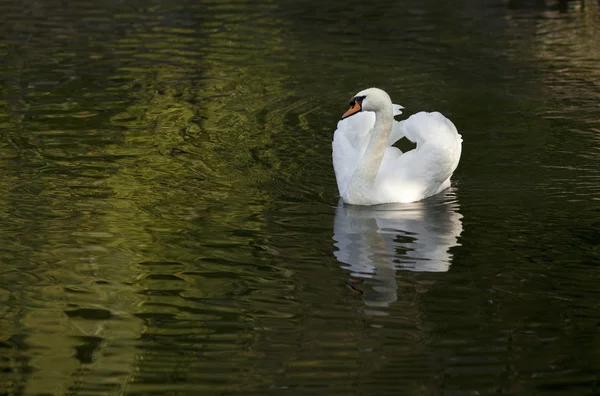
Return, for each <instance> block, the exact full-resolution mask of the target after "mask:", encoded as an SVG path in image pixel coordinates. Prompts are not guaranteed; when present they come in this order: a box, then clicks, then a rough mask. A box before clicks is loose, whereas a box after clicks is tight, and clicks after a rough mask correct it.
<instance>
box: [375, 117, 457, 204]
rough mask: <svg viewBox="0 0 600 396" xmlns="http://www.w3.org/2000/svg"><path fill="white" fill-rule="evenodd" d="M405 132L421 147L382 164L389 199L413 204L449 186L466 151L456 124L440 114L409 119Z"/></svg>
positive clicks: (406, 122)
mask: <svg viewBox="0 0 600 396" xmlns="http://www.w3.org/2000/svg"><path fill="white" fill-rule="evenodd" d="M402 130H403V132H404V136H405V137H406V138H407V139H409V140H410V141H412V142H414V143H416V144H417V147H416V148H415V149H413V150H410V151H407V152H406V153H404V154H402V155H401V156H399V157H398V158H395V159H393V160H391V161H384V162H383V163H382V164H381V167H380V170H379V171H380V174H381V179H382V180H381V182H382V185H385V186H386V188H385V194H386V196H387V195H389V196H390V197H402V198H401V201H404V202H410V201H414V200H417V199H421V198H424V197H428V196H430V195H433V194H435V193H437V192H439V191H441V190H440V188H441V187H442V186H444V188H445V187H447V186H448V185H449V179H450V176H452V173H453V172H454V170H455V169H456V167H457V166H458V162H459V160H460V155H461V150H462V146H461V142H462V138H461V136H460V135H459V134H458V131H457V130H456V127H455V126H454V124H453V123H452V121H450V120H449V119H447V118H446V117H444V116H443V115H442V114H440V113H437V112H434V113H427V112H420V113H417V114H414V115H412V116H410V117H409V118H408V119H406V120H405V121H404V123H403V125H402Z"/></svg>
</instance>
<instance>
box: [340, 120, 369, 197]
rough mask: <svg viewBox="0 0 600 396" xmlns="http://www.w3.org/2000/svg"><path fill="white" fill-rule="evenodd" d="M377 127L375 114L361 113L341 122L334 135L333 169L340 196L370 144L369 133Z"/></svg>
mask: <svg viewBox="0 0 600 396" xmlns="http://www.w3.org/2000/svg"><path fill="white" fill-rule="evenodd" d="M373 125H375V113H372V112H361V113H357V114H355V115H353V116H352V117H348V118H345V119H343V120H340V121H339V122H338V125H337V129H336V131H335V133H334V134H333V143H332V148H333V169H334V170H335V177H336V180H337V184H338V191H339V192H340V195H342V194H343V193H344V191H345V190H346V186H347V185H348V183H349V182H350V178H351V177H352V174H353V173H354V170H355V169H356V166H357V165H358V161H359V160H360V158H361V157H362V155H363V154H364V152H365V149H366V148H367V144H368V143H369V132H370V131H371V129H372V128H373Z"/></svg>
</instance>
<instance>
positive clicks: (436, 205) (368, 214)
mask: <svg viewBox="0 0 600 396" xmlns="http://www.w3.org/2000/svg"><path fill="white" fill-rule="evenodd" d="M458 210H459V205H458V202H457V200H456V196H455V194H454V189H452V188H450V189H448V190H446V191H445V192H442V193H440V194H438V195H436V196H434V197H430V198H428V199H426V200H424V201H419V202H414V203H410V204H386V205H376V206H348V205H344V204H343V203H342V202H341V201H340V204H339V205H338V207H337V209H336V212H335V220H334V226H333V239H334V241H335V242H334V245H335V246H336V247H337V249H338V250H337V251H336V252H334V255H335V257H336V258H337V259H338V260H339V261H340V262H342V263H344V266H343V267H342V268H344V269H347V270H348V271H350V272H351V275H352V277H354V278H355V279H356V278H361V279H362V283H363V285H365V286H367V287H365V288H364V290H365V291H364V293H363V294H362V298H363V301H364V302H365V304H366V305H368V306H372V307H387V306H388V305H390V304H391V303H393V302H394V301H396V300H397V299H398V295H397V289H398V286H397V283H396V276H395V273H396V271H397V270H406V271H422V272H446V271H448V270H449V268H450V264H451V262H452V254H451V253H450V248H452V247H454V246H459V245H460V244H459V242H458V237H459V236H460V234H461V233H462V230H463V228H462V222H461V219H462V215H461V214H460V213H458ZM349 282H356V280H354V281H352V280H350V281H349ZM349 286H351V287H353V286H352V285H351V283H349ZM361 289H363V287H361ZM368 289H370V290H368ZM373 313H375V312H373Z"/></svg>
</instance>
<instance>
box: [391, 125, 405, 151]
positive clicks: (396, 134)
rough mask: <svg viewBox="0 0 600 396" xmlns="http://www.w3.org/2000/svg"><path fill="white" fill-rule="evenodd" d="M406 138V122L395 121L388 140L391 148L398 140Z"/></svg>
mask: <svg viewBox="0 0 600 396" xmlns="http://www.w3.org/2000/svg"><path fill="white" fill-rule="evenodd" d="M403 137H404V121H395V120H394V123H393V124H392V132H391V133H390V138H389V140H388V145H389V146H391V145H393V144H394V143H396V142H397V141H398V140H400V139H402V138H403Z"/></svg>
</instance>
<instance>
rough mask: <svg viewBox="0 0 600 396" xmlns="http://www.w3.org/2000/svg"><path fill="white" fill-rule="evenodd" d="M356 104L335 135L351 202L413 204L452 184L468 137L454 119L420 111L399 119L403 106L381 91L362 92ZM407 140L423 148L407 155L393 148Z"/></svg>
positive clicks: (339, 174)
mask: <svg viewBox="0 0 600 396" xmlns="http://www.w3.org/2000/svg"><path fill="white" fill-rule="evenodd" d="M350 103H351V106H352V107H351V109H350V110H348V111H347V112H346V113H345V114H344V116H343V118H342V120H341V121H340V122H338V127H337V130H336V131H335V134H334V136H333V167H334V170H335V176H336V179H337V184H338V190H339V192H340V196H341V197H342V199H343V201H344V202H345V203H348V204H352V205H376V204H382V203H393V202H413V201H418V200H421V199H423V198H426V197H429V196H431V195H434V194H437V193H439V192H441V191H443V190H445V189H446V188H448V187H449V186H450V176H452V173H453V172H454V170H455V169H456V167H457V166H458V162H459V160H460V154H461V149H462V144H461V142H462V138H461V136H460V135H459V134H458V132H457V130H456V127H455V126H454V124H453V123H452V122H451V121H450V120H449V119H447V118H446V117H444V116H443V115H442V114H440V113H437V112H435V113H426V112H420V113H417V114H414V115H412V116H411V117H409V118H408V119H407V120H404V121H400V122H398V121H395V120H394V116H395V115H398V114H401V111H400V109H401V108H402V107H401V106H398V105H393V104H392V101H391V99H390V97H389V96H388V94H387V93H386V92H385V91H383V90H381V89H378V88H369V89H366V90H364V91H361V92H359V93H358V94H357V95H356V96H355V97H354V98H352V100H351V101H350ZM350 116H352V117H350ZM348 117H349V118H348ZM402 137H406V138H407V139H408V140H410V141H411V142H413V143H416V144H417V147H416V148H414V149H413V150H410V151H407V152H406V153H402V152H401V151H400V150H399V149H398V148H396V147H392V144H394V143H395V142H396V141H398V140H399V139H401V138H402Z"/></svg>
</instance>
